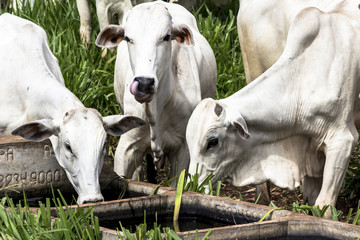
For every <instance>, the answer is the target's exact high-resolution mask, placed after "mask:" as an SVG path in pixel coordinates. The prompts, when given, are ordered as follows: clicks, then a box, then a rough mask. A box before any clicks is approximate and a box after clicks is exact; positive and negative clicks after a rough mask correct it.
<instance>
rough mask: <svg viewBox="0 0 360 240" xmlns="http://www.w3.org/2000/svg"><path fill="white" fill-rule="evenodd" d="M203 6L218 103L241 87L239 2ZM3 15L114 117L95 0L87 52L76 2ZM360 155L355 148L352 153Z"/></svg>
mask: <svg viewBox="0 0 360 240" xmlns="http://www.w3.org/2000/svg"><path fill="white" fill-rule="evenodd" d="M199 2H201V3H200V4H199V5H198V6H197V7H196V8H195V9H196V11H194V15H195V17H196V19H197V22H198V26H199V29H200V32H201V33H202V34H203V35H204V37H205V38H206V39H207V40H208V41H209V43H210V45H211V47H212V48H213V51H214V54H215V57H216V60H217V68H218V82H217V92H216V98H217V99H219V98H224V97H227V96H229V95H231V94H233V93H234V92H236V91H238V90H239V89H240V88H242V87H243V86H245V75H244V69H243V66H242V60H241V52H240V45H239V41H238V36H237V29H236V15H237V11H238V7H239V1H238V0H230V1H229V3H228V4H227V5H226V6H223V7H222V8H217V7H216V6H214V5H213V4H212V2H211V1H210V0H205V1H199ZM1 7H2V9H1V12H10V13H13V14H15V15H17V16H20V17H22V18H25V19H29V20H31V21H33V22H34V23H36V24H38V25H39V26H41V27H42V28H43V29H44V30H45V32H46V33H47V36H48V42H49V45H50V49H51V50H52V52H53V53H54V55H55V56H56V57H57V59H58V60H59V65H60V68H61V70H62V74H63V76H64V79H65V83H66V86H67V87H68V88H69V89H70V90H71V91H72V92H73V93H74V94H75V95H76V96H77V97H78V98H79V99H80V100H81V101H82V102H83V103H84V105H85V106H86V107H91V108H95V109H97V110H99V111H100V112H101V113H102V114H103V116H107V115H111V114H118V113H119V109H118V104H117V103H116V99H115V95H114V89H113V76H114V65H115V54H114V55H111V54H108V56H107V58H106V59H105V60H103V59H102V58H101V49H100V48H98V47H96V46H95V44H94V42H95V39H96V36H97V34H98V33H99V26H98V21H97V18H96V12H95V0H91V11H92V16H93V18H92V24H93V34H92V41H91V42H90V43H88V44H87V48H86V47H85V46H84V45H83V44H82V43H81V40H80V34H79V28H80V20H79V15H78V11H77V8H76V1H75V0H62V1H56V2H55V4H54V3H53V2H52V0H38V1H36V3H35V6H34V9H33V10H31V9H30V7H29V6H26V5H25V6H24V7H23V9H19V10H18V11H17V12H13V11H12V10H11V9H9V8H6V7H5V6H1ZM117 141H118V138H111V141H110V154H111V155H112V156H113V153H114V151H115V149H116V146H117ZM358 152H359V148H357V149H356V150H355V153H358ZM359 176H360V164H359V157H358V156H357V155H356V157H353V158H352V159H351V161H350V167H349V170H348V172H347V176H346V178H345V181H344V185H343V189H342V193H341V194H343V195H345V196H347V197H348V198H349V199H358V197H359V196H360V183H359Z"/></svg>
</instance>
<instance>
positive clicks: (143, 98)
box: [134, 93, 154, 103]
mask: <svg viewBox="0 0 360 240" xmlns="http://www.w3.org/2000/svg"><path fill="white" fill-rule="evenodd" d="M134 97H135V100H136V101H138V102H139V103H145V102H151V100H152V99H153V97H154V94H153V93H145V94H134Z"/></svg>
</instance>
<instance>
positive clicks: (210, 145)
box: [206, 138, 219, 149]
mask: <svg viewBox="0 0 360 240" xmlns="http://www.w3.org/2000/svg"><path fill="white" fill-rule="evenodd" d="M218 143H219V139H217V138H211V139H210V140H209V142H208V144H207V146H206V149H210V148H213V147H215V146H216V145H218Z"/></svg>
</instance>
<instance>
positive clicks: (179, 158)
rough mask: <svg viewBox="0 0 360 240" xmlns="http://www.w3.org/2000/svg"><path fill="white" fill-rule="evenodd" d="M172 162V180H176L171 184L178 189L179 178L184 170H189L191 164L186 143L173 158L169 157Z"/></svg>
mask: <svg viewBox="0 0 360 240" xmlns="http://www.w3.org/2000/svg"><path fill="white" fill-rule="evenodd" d="M169 160H170V167H171V169H170V179H171V178H173V177H175V179H174V180H173V181H172V182H171V186H172V187H176V186H177V183H178V176H179V175H180V173H181V172H182V171H183V170H186V171H187V170H188V169H189V164H190V154H189V150H188V148H187V145H186V143H184V144H182V146H181V147H180V148H179V149H178V150H177V151H176V153H175V154H174V155H173V156H170V157H169Z"/></svg>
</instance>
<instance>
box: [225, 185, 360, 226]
mask: <svg viewBox="0 0 360 240" xmlns="http://www.w3.org/2000/svg"><path fill="white" fill-rule="evenodd" d="M270 189H271V190H270V191H271V200H272V202H273V203H274V204H275V205H276V206H277V207H278V208H283V209H286V210H290V211H292V205H293V203H294V202H298V203H299V204H300V205H302V204H305V203H304V200H303V196H302V192H301V188H300V187H299V188H297V189H296V190H295V191H288V190H286V189H281V188H279V187H276V186H275V185H273V184H270ZM255 191H256V190H255V185H252V186H246V187H234V186H232V185H230V184H228V183H222V185H221V190H220V196H221V197H227V198H231V199H236V200H240V199H242V201H246V202H251V203H255V200H256V199H255ZM350 208H353V209H354V210H353V211H356V209H357V201H356V200H349V199H346V198H345V197H344V196H341V194H340V196H339V198H338V201H337V204H336V209H337V210H341V211H342V212H343V214H342V216H341V217H340V221H341V222H346V218H347V216H348V213H349V210H350ZM354 216H355V214H354V212H353V214H352V218H351V220H352V219H353V218H354ZM351 220H350V222H351Z"/></svg>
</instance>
